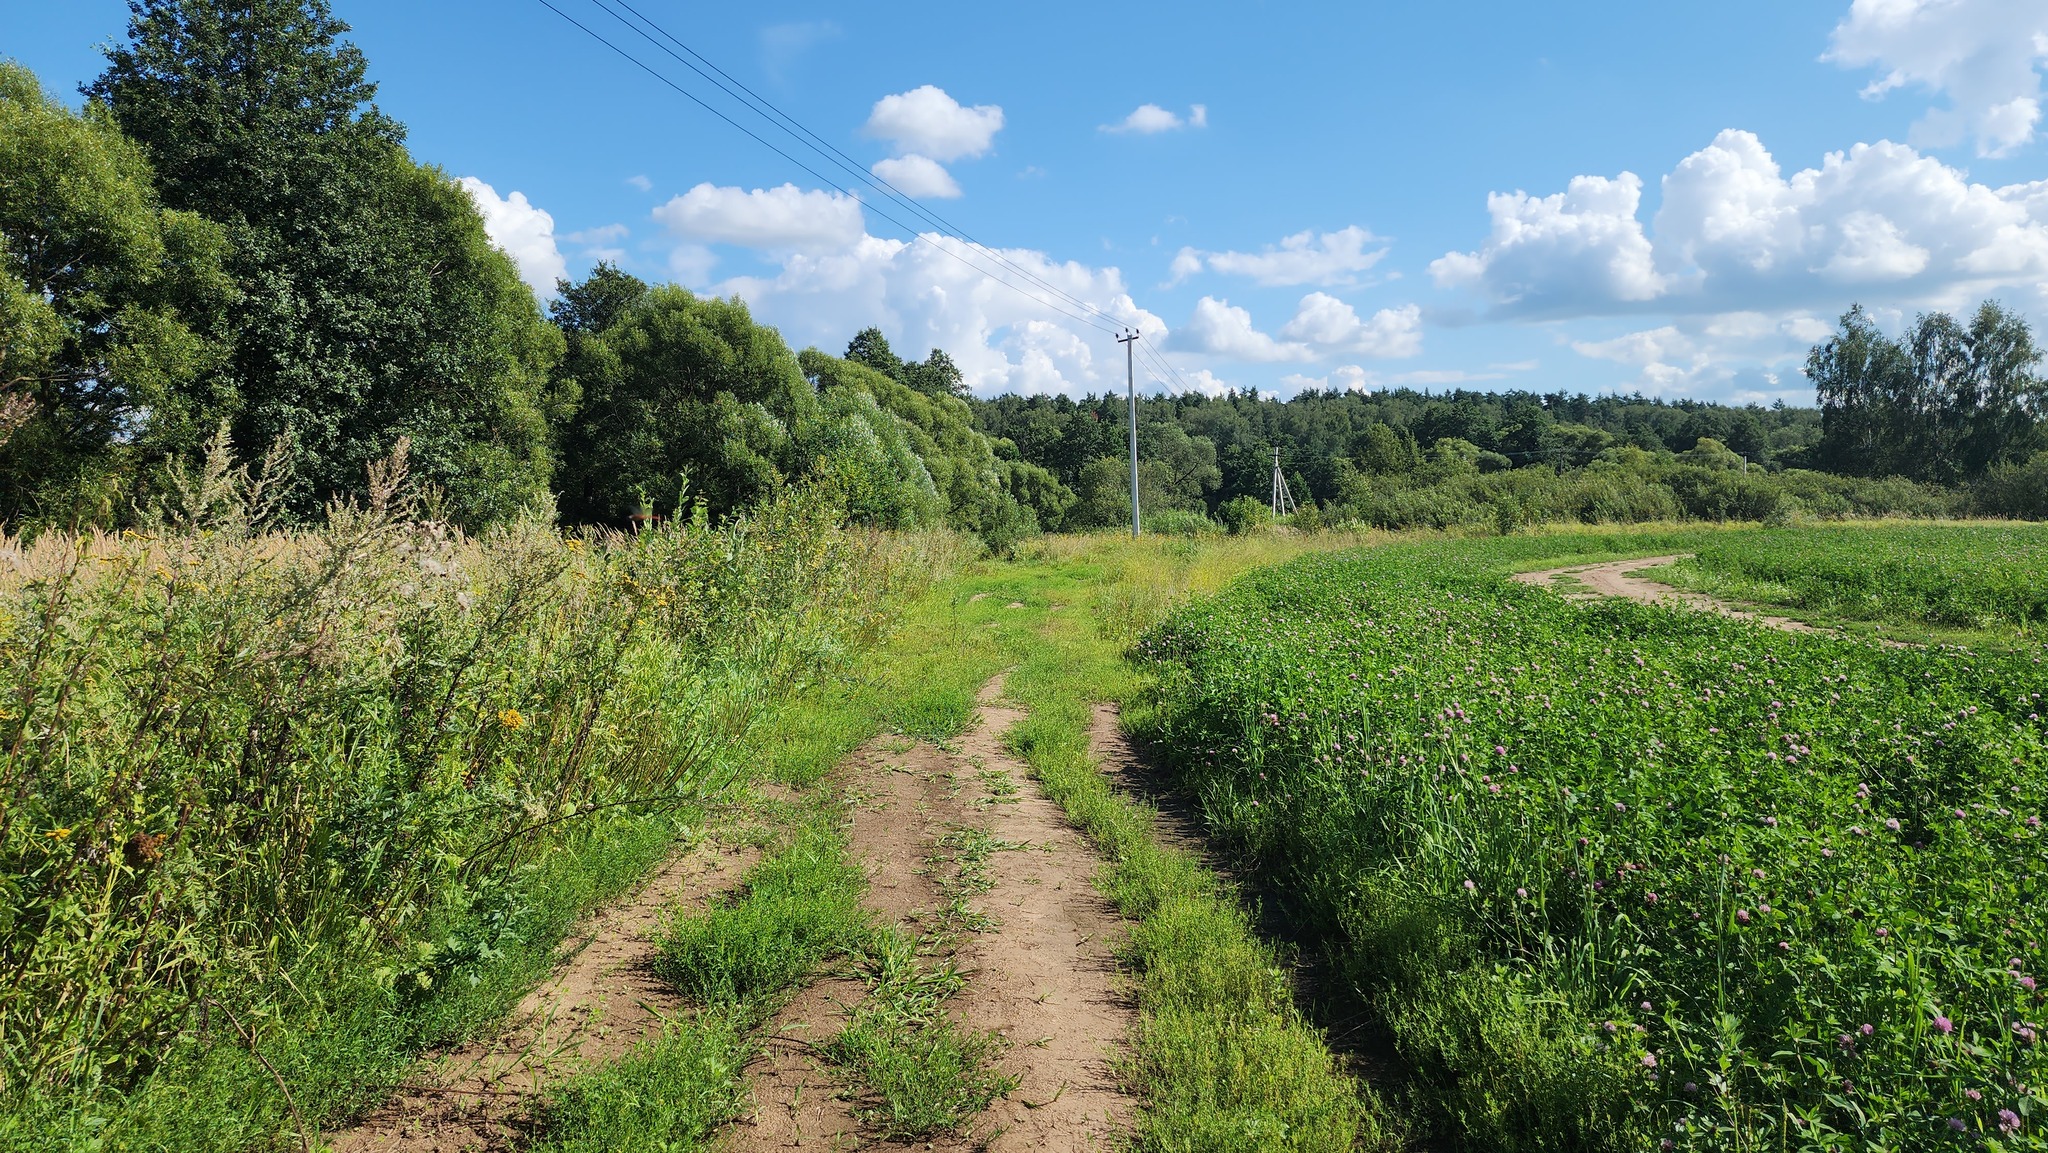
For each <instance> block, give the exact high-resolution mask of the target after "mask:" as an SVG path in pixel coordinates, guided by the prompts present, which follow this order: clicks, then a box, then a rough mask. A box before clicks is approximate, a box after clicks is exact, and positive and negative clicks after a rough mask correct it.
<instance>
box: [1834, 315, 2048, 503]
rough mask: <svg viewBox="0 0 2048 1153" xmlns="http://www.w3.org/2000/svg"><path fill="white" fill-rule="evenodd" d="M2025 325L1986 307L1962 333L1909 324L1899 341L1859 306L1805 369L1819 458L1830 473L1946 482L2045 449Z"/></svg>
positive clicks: (2046, 399) (2042, 398)
mask: <svg viewBox="0 0 2048 1153" xmlns="http://www.w3.org/2000/svg"><path fill="white" fill-rule="evenodd" d="M2041 359H2042V353H2041V351H2040V349H2039V348H2037V347H2036V346H2035V344H2034V339H2033V333H2032V331H2031V330H2030V329H2029V328H2028V326H2027V322H2026V320H2025V319H2024V318H2023V317H2021V316H2019V315H2018V314H2016V313H2013V312H2009V311H2007V310H2006V309H2005V308H2004V307H2003V306H2001V305H2000V304H1998V302H1996V301H1986V302H1985V303H1984V304H1982V305H1980V306H1979V307H1978V309H1977V311H1976V312H1975V313H1974V314H1973V315H1972V316H1971V317H1970V320H1969V323H1968V324H1964V323H1962V322H1961V321H1959V320H1957V319H1956V318H1955V317H1952V316H1949V315H1948V314H1946V313H1939V312H1937V313H1928V314H1923V315H1921V316H1919V317H1917V318H1916V319H1915V320H1914V322H1913V324H1912V326H1911V327H1910V328H1909V329H1908V330H1907V331H1906V333H1905V334H1904V335H1903V337H1901V338H1900V339H1893V338H1891V337H1889V336H1886V335H1885V334H1884V333H1883V332H1882V331H1880V330H1879V329H1878V327H1877V325H1876V323H1875V322H1874V321H1873V320H1872V319H1871V317H1870V314H1869V313H1867V312H1865V311H1864V310H1863V309H1862V308H1861V307H1860V306H1858V307H1855V308H1851V309H1850V310H1849V312H1848V313H1847V314H1845V315H1844V316H1843V317H1842V321H1841V326H1840V328H1839V329H1837V330H1836V332H1835V335H1834V336H1832V337H1830V338H1829V339H1828V340H1827V341H1826V342H1824V343H1822V344H1820V345H1817V346H1816V347H1815V348H1814V349H1813V351H1812V353H1811V354H1810V355H1809V356H1808V357H1807V360H1806V375H1807V376H1808V378H1810V379H1811V380H1812V381H1813V383H1814V388H1815V391H1816V392H1817V394H1818V396H1819V400H1820V407H1821V420H1822V434H1821V441H1820V445H1819V446H1818V450H1817V452H1816V454H1815V455H1816V458H1817V459H1818V461H1819V463H1820V464H1821V465H1822V466H1823V467H1824V468H1828V469H1830V470H1832V471H1836V472H1844V473H1851V474H1860V475H1866V476H1908V477H1913V478H1915V479H1919V480H1932V481H1938V482H1942V483H1953V482H1956V481H1961V480H1969V479H1974V478H1977V477H1980V476H1983V475H1984V474H1985V473H1986V472H1988V471H1989V470H1990V469H1992V468H1994V467H1995V466H1998V465H2001V464H2006V463H2009V462H2012V461H2016V460H2023V459H2025V458H2026V457H2027V456H2029V455H2030V454H2032V453H2033V452H2035V451H2037V450H2038V449H2040V448H2041V447H2042V445H2043V430H2042V418H2043V416H2044V415H2048V382H2044V381H2043V379H2042V377H2041V376H2040V374H2039V373H2038V372H2037V367H2038V366H2039V364H2040V363H2041Z"/></svg>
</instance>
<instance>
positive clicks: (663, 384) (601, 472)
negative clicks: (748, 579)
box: [557, 274, 819, 523]
mask: <svg viewBox="0 0 2048 1153" xmlns="http://www.w3.org/2000/svg"><path fill="white" fill-rule="evenodd" d="M601 275H605V276H606V277H607V278H609V275H610V274H601ZM587 335H589V336H590V337H591V339H590V340H588V341H579V342H578V351H577V353H576V356H575V357H574V358H573V359H572V360H571V361H568V362H565V366H566V367H568V368H571V369H573V370H574V372H575V373H576V377H575V383H576V387H577V390H578V391H579V392H580V394H581V399H580V401H579V402H578V405H577V409H576V413H575V415H574V417H573V418H572V419H571V420H570V421H569V422H568V424H567V425H566V426H565V427H564V429H563V430H562V432H561V436H560V444H561V449H560V452H561V458H562V465H561V469H560V471H559V474H558V477H557V480H558V484H559V487H560V490H561V509H562V514H563V516H564V517H565V518H567V519H570V520H575V521H584V522H608V523H622V522H623V521H624V520H625V518H626V517H627V516H628V515H630V514H631V513H632V512H633V510H634V508H635V506H637V505H638V504H639V503H640V500H641V499H642V497H643V495H644V497H645V498H646V499H649V500H652V501H655V502H657V503H659V504H662V505H664V506H668V507H672V504H673V502H675V501H676V500H678V499H679V498H681V497H683V496H684V495H685V494H686V493H687V494H688V495H690V496H693V497H702V498H703V499H704V500H705V501H706V502H707V504H708V505H709V508H710V511H711V512H712V513H713V514H715V515H720V516H723V515H725V514H727V513H730V512H733V511H736V510H738V509H741V508H745V507H747V506H748V505H751V504H754V503H756V502H758V501H760V500H762V499H763V498H765V497H767V496H768V495H770V494H771V493H772V492H773V491H774V490H775V489H776V488H777V487H778V486H780V485H781V484H783V483H785V482H786V481H788V480H790V479H793V478H794V477H796V476H798V475H800V474H801V473H802V472H803V471H804V470H805V469H806V468H807V467H808V464H809V462H805V461H802V460H801V459H800V457H799V454H798V451H797V443H796V441H795V440H794V439H793V438H792V435H791V434H792V431H793V430H797V429H800V428H803V427H804V426H806V425H807V424H808V423H809V422H810V421H812V420H815V419H816V418H817V416H818V411H819V410H818V398H817V395H816V393H815V392H814V391H813V389H812V387H811V384H810V382H809V381H807V380H805V379H804V375H803V372H802V370H801V369H799V368H798V366H797V361H796V357H795V356H793V355H792V354H791V353H790V351H789V346H788V345H786V344H784V343H783V341H782V337H781V335H780V334H779V333H777V332H776V331H775V330H774V329H772V328H768V327H766V326H763V325H758V324H755V323H754V319H753V316H752V314H750V313H749V312H748V311H747V306H746V305H745V304H743V303H741V302H740V301H739V300H738V299H732V300H721V299H718V298H715V297H709V298H707V297H699V296H696V295H695V294H693V293H691V292H690V291H689V290H687V289H683V288H677V287H675V286H673V285H664V286H662V287H659V288H653V289H649V290H647V291H646V292H645V293H644V294H642V295H641V296H640V297H639V298H638V299H637V300H634V301H633V302H632V303H630V304H626V305H623V306H622V308H621V309H620V311H619V312H618V314H617V315H616V317H615V318H614V319H613V320H612V323H611V324H610V325H609V326H607V327H606V328H605V329H604V330H603V331H602V332H599V333H595V334H587Z"/></svg>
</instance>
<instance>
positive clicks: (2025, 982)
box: [2020, 977, 2037, 993]
mask: <svg viewBox="0 0 2048 1153" xmlns="http://www.w3.org/2000/svg"><path fill="white" fill-rule="evenodd" d="M2036 984H2037V982H2036V981H2035V980H2034V979H2033V978H2032V977H2021V978H2020V988H2022V989H2025V990H2026V991H2027V992H2029V993H2031V992H2033V991H2034V988H2035V985H2036Z"/></svg>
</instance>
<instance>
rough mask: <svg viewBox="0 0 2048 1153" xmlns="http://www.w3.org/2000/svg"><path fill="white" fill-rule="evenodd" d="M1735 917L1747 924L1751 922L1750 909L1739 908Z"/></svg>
mask: <svg viewBox="0 0 2048 1153" xmlns="http://www.w3.org/2000/svg"><path fill="white" fill-rule="evenodd" d="M1735 919H1736V920H1738V921H1740V922H1742V923H1743V924H1745V925H1747V924H1749V910H1748V909H1737V910H1735Z"/></svg>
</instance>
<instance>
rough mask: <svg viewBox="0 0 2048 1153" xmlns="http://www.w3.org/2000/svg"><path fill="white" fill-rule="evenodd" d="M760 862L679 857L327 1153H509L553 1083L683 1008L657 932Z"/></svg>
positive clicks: (720, 850) (730, 852)
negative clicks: (493, 1033)
mask: <svg viewBox="0 0 2048 1153" xmlns="http://www.w3.org/2000/svg"><path fill="white" fill-rule="evenodd" d="M759 855H760V853H759V851H758V850H756V849H754V848H751V847H741V848H734V847H726V846H721V845H718V844H715V843H711V842H705V843H701V844H699V845H697V846H695V847H693V848H690V849H687V850H685V851H683V852H682V853H679V854H678V855H677V856H675V857H674V858H673V859H671V860H670V861H669V862H668V864H666V865H664V866H663V867H662V868H660V869H659V870H657V871H656V872H655V873H654V874H653V875H652V876H651V877H650V878H648V880H647V882H646V883H645V884H644V885H642V886H641V887H640V889H639V891H638V892H636V893H634V894H633V895H632V896H631V897H628V898H627V899H625V900H623V901H620V902H617V903H615V904H613V905H611V906H609V907H607V908H605V909H602V910H600V911H599V912H597V913H596V914H594V915H593V916H591V917H590V918H589V919H588V920H587V921H586V922H585V923H584V924H582V925H580V926H578V928H577V930H576V932H575V933H574V934H572V935H571V937H570V938H569V939H568V940H567V941H565V942H564V943H563V947H562V960H561V962H560V964H559V965H558V966H557V967H556V969H555V971H554V973H553V974H552V975H550V976H549V978H548V980H547V981H546V982H544V983H543V984H541V985H540V986H539V987H537V988H535V989H534V990H533V991H532V992H531V993H528V994H527V995H526V998H525V1000H523V1001H521V1002H520V1004H519V1007H518V1009H516V1010H514V1012H513V1013H512V1015H511V1018H510V1020H511V1022H512V1024H511V1026H510V1027H509V1028H508V1029H506V1030H505V1031H504V1032H503V1033H502V1034H500V1035H499V1036H497V1037H494V1038H491V1039H489V1040H480V1041H473V1042H470V1043H468V1044H466V1045H462V1046H460V1047H458V1048H456V1049H454V1050H452V1051H450V1052H447V1053H443V1054H440V1055H439V1056H437V1057H435V1058H433V1059H432V1060H430V1061H429V1062H428V1063H426V1065H425V1067H424V1068H423V1070H422V1071H421V1073H420V1074H419V1075H417V1076H415V1077H414V1078H413V1079H412V1080H411V1081H409V1082H407V1083H406V1084H405V1085H404V1086H402V1087H401V1088H400V1089H399V1090H398V1092H397V1093H396V1094H395V1095H394V1096H393V1098H392V1099H391V1100H390V1101H388V1102H386V1103H385V1104H384V1105H382V1106H380V1107H378V1108H377V1109H375V1110H373V1111H371V1112H370V1113H369V1114H368V1115H366V1116H365V1117H364V1118H363V1119H362V1120H361V1121H360V1122H358V1123H357V1124H355V1125H353V1126H351V1127H349V1128H347V1129H345V1130H342V1131H340V1132H338V1133H333V1134H329V1135H327V1140H328V1142H329V1143H330V1145H331V1147H332V1148H333V1149H334V1150H335V1153H471V1151H477V1153H497V1151H500V1150H511V1149H515V1148H518V1147H519V1146H520V1145H521V1144H523V1143H524V1139H525V1137H526V1136H527V1132H526V1125H527V1121H526V1115H527V1112H528V1106H529V1105H530V1104H531V1103H532V1100H533V1098H534V1097H535V1096H536V1095H537V1094H538V1093H539V1092H540V1091H541V1090H542V1089H543V1088H545V1087H546V1086H547V1084H548V1083H549V1082H550V1081H551V1080H554V1079H556V1078H559V1077H561V1076H564V1075H566V1074H568V1073H572V1072H575V1071H577V1070H579V1069H583V1068H587V1067H589V1066H590V1065H593V1064H596V1063H598V1062H601V1061H606V1060H611V1059H614V1058H617V1057H619V1056H622V1055H624V1054H625V1053H626V1052H627V1051H628V1050H629V1049H631V1048H632V1047H633V1046H635V1045H637V1044H639V1043H640V1042H641V1041H644V1040H647V1039H648V1038H650V1037H653V1036H654V1035H656V1034H657V1033H659V1032H660V1030H661V1027H662V1021H663V1018H664V1017H666V1016H668V1015H670V1014H673V1013H674V1012H676V1011H677V1010H679V1009H681V1008H682V1001H681V999H680V998H678V997H677V996H676V995H675V993H674V992H673V991H672V990H671V989H670V988H669V987H668V984H667V983H666V982H664V981H662V980H661V979H660V978H658V977H656V976H655V975H654V973H653V971H652V968H651V966H652V963H653V960H654V957H655V954H656V949H655V945H654V941H653V932H654V930H655V929H656V927H657V926H658V925H659V924H660V922H661V919H662V917H663V915H664V914H665V913H666V912H667V911H668V910H670V909H673V908H675V907H676V906H678V905H684V904H690V903H701V902H703V901H704V900H706V899H707V898H709V897H710V896H711V895H712V894H714V893H718V892H722V891H724V890H726V889H729V888H731V887H733V885H735V884H736V883H738V881H739V878H740V874H741V873H743V872H745V871H746V869H747V866H748V865H750V864H752V863H753V862H754V860H755V859H756V858H757V857H759Z"/></svg>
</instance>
